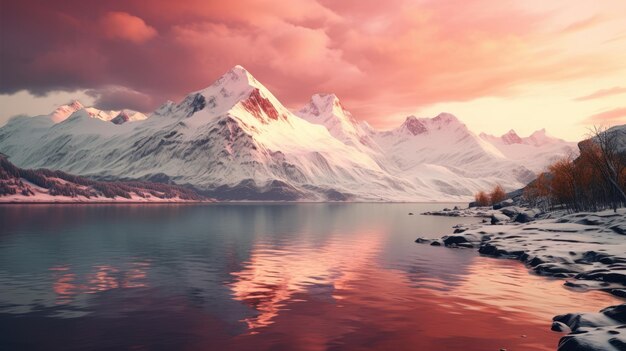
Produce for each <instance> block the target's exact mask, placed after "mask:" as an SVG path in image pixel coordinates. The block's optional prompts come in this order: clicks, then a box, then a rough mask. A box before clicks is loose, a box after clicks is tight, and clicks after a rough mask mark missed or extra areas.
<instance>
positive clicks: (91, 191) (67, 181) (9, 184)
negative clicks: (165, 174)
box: [0, 154, 210, 203]
mask: <svg viewBox="0 0 626 351" xmlns="http://www.w3.org/2000/svg"><path fill="white" fill-rule="evenodd" d="M209 200H210V199H209V198H207V197H205V196H203V195H200V194H198V193H197V192H195V191H194V190H192V189H189V188H185V187H182V186H177V185H169V184H162V183H150V182H136V181H125V182H117V181H116V182H104V181H95V180H92V179H88V178H84V177H79V176H75V175H71V174H68V173H65V172H61V171H51V170H48V169H36V170H27V169H22V168H19V167H16V166H15V165H13V164H12V163H11V162H9V160H8V159H7V157H6V156H5V155H3V154H0V203H12V202H186V201H209Z"/></svg>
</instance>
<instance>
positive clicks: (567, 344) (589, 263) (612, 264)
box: [415, 202, 626, 351]
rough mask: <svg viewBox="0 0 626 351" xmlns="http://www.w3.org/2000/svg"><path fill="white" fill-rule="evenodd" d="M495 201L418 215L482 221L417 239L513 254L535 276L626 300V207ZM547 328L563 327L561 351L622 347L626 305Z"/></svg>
mask: <svg viewBox="0 0 626 351" xmlns="http://www.w3.org/2000/svg"><path fill="white" fill-rule="evenodd" d="M494 207H495V209H494ZM494 207H482V208H467V209H459V208H455V209H445V210H442V211H435V212H428V213H423V214H425V215H441V216H452V217H469V216H473V217H484V218H485V219H484V220H483V223H481V224H476V225H472V226H456V227H455V228H454V233H453V234H451V235H447V236H444V237H442V238H441V239H440V240H432V239H425V238H417V239H416V240H415V241H416V242H417V243H421V244H430V245H432V246H446V247H450V248H473V249H478V252H480V253H481V254H483V255H486V256H491V257H498V258H509V259H517V260H520V261H522V262H523V263H524V264H526V266H528V267H529V268H530V269H531V270H532V271H533V272H534V273H536V274H539V275H543V276H550V277H555V278H561V279H565V283H564V285H565V286H567V287H569V288H572V289H577V290H583V291H584V290H590V289H593V290H602V291H606V292H608V293H611V294H613V295H615V296H618V297H620V298H625V299H626V209H618V210H617V212H613V211H610V210H609V211H601V212H582V213H566V212H564V211H560V212H551V213H543V212H542V211H540V210H537V209H531V208H525V207H518V206H513V203H512V202H506V203H504V204H499V205H497V206H494ZM552 329H553V330H555V331H560V332H568V333H569V334H568V335H566V336H564V337H563V338H561V340H560V342H559V347H558V350H559V351H572V350H583V351H592V350H593V351H599V350H606V351H613V350H616V351H624V350H626V303H625V304H622V305H618V306H611V307H607V308H605V309H603V310H602V311H600V312H599V313H570V314H566V315H560V316H556V317H554V323H553V328H552Z"/></svg>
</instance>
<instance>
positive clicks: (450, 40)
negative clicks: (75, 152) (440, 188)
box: [0, 0, 626, 126]
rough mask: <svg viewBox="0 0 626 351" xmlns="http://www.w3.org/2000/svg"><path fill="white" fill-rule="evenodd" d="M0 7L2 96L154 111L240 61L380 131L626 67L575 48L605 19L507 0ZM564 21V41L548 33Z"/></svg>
mask: <svg viewBox="0 0 626 351" xmlns="http://www.w3.org/2000/svg"><path fill="white" fill-rule="evenodd" d="M558 3H559V4H561V6H562V7H563V8H566V7H567V8H569V7H572V6H573V7H575V5H572V6H570V2H567V1H563V2H558ZM554 6H557V5H554ZM3 7H4V8H3V11H2V12H0V26H1V30H0V42H1V43H2V50H0V70H1V72H2V79H0V94H3V93H4V94H12V93H15V92H17V91H20V90H28V91H29V92H31V93H33V94H38V95H42V94H45V93H47V92H50V91H71V90H76V89H81V90H93V91H94V94H95V95H97V96H101V99H102V101H100V104H101V105H107V106H119V104H120V103H121V102H122V96H121V95H122V94H121V93H119V91H120V90H119V89H118V88H116V89H117V90H116V89H114V90H113V91H112V90H111V89H110V87H123V88H125V89H127V90H128V91H129V92H131V93H129V94H130V95H131V96H133V98H132V99H131V100H132V101H128V103H131V104H134V106H142V107H143V108H148V109H150V108H154V107H156V106H158V105H159V104H160V103H161V102H162V101H165V100H168V99H171V100H178V99H180V98H182V97H183V96H184V95H185V94H187V93H188V92H191V91H195V90H198V89H201V88H203V87H206V86H208V85H210V84H211V83H212V82H213V81H214V80H215V79H217V78H218V77H219V76H220V75H221V74H222V73H224V72H225V71H227V70H228V69H230V68H231V67H233V66H234V65H237V64H241V65H243V66H244V67H246V68H247V69H248V70H249V71H250V72H251V73H252V74H253V75H255V76H256V77H257V78H258V79H259V80H260V81H261V82H263V83H264V84H266V85H267V86H268V88H270V90H272V91H273V92H274V93H275V94H276V95H277V97H278V98H279V99H280V100H281V101H283V102H285V103H286V104H287V105H288V106H289V107H299V105H301V104H304V103H306V102H307V101H308V99H309V97H310V95H311V94H313V93H316V92H334V93H336V94H337V95H338V96H339V97H340V98H341V99H342V102H343V103H344V105H345V106H346V107H347V108H349V109H351V110H352V112H353V113H354V114H355V116H357V117H358V118H362V119H368V120H369V121H370V122H373V123H374V124H376V125H378V126H384V125H386V123H388V122H387V120H388V116H390V115H398V114H401V113H410V112H412V111H415V109H416V108H418V107H423V106H427V105H432V104H437V103H449V102H454V101H470V100H473V99H477V98H482V97H490V96H492V97H493V96H496V97H507V96H515V94H518V93H519V92H520V91H521V90H522V89H525V88H527V87H528V86H529V85H532V84H563V83H564V82H568V81H572V80H576V79H581V78H590V77H596V76H599V75H603V74H605V75H606V74H607V73H608V72H615V71H616V70H618V69H623V68H624V66H623V62H626V57H625V56H626V55H623V54H619V52H625V53H626V51H625V50H622V51H616V52H617V53H616V54H612V55H606V54H604V53H603V52H602V51H601V50H597V49H596V48H594V47H592V46H591V45H590V44H593V43H596V42H598V40H597V39H598V38H595V37H594V38H593V40H592V39H589V38H587V37H582V39H583V41H582V42H579V41H576V43H575V44H571V43H570V42H569V41H570V40H573V38H574V37H575V36H576V35H578V34H577V33H578V32H580V30H574V29H584V28H586V27H588V26H591V25H600V24H602V23H603V21H605V20H606V16H601V15H595V14H592V13H590V12H589V11H582V10H580V11H581V13H582V14H579V15H578V16H574V17H575V18H574V20H572V18H568V19H567V20H566V21H565V20H564V21H562V22H561V23H558V25H555V24H554V23H552V18H553V17H554V12H552V11H550V10H546V9H544V8H541V7H532V6H530V5H529V6H525V5H521V3H519V2H517V1H513V0H503V1H498V2H493V1H488V0H470V1H460V0H448V1H434V0H423V1H418V2H416V1H407V0H389V1H386V2H384V3H381V2H373V1H366V2H363V1H357V0H346V1H331V0H319V1H318V0H293V1H289V2H284V1H279V0H238V1H230V2H226V1H203V0H184V1H180V2H171V1H164V0H132V1H125V2H115V5H113V3H111V2H109V1H94V2H86V1H78V2H77V1H69V0H58V1H55V2H54V3H52V2H50V1H46V0H21V1H11V2H6V4H4V3H3ZM581 8H582V7H581ZM461 9H462V11H461ZM614 12H615V13H619V12H618V11H614ZM577 18H578V19H580V18H583V20H579V21H578V22H577V21H576V19H577ZM94 23H95V24H96V25H94ZM148 23H149V24H148ZM625 23H626V22H625ZM568 25H569V26H570V27H571V28H570V29H571V30H569V31H568V32H567V33H563V32H560V31H558V30H557V31H555V30H554V28H565V27H567V26H568ZM585 40H587V41H585ZM613 45H621V44H620V42H616V44H613ZM574 49H575V50H574ZM102 87H105V88H102ZM106 87H109V88H106ZM132 92H140V93H138V94H139V95H137V94H135V93H132ZM147 96H149V97H151V100H150V101H148V99H146V97H147ZM120 107H121V106H120ZM143 108H142V110H143Z"/></svg>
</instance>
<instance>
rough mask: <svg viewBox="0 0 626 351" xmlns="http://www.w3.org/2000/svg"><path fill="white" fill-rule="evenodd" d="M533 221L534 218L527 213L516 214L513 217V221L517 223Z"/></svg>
mask: <svg viewBox="0 0 626 351" xmlns="http://www.w3.org/2000/svg"><path fill="white" fill-rule="evenodd" d="M533 219H534V217H530V216H529V215H528V214H527V213H525V212H522V213H518V214H517V215H516V216H515V219H514V221H515V222H517V223H528V222H530V221H532V220H533Z"/></svg>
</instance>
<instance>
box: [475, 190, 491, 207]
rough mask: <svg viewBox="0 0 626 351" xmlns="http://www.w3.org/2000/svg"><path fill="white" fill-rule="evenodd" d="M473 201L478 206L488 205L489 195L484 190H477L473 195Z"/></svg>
mask: <svg viewBox="0 0 626 351" xmlns="http://www.w3.org/2000/svg"><path fill="white" fill-rule="evenodd" d="M474 201H476V204H477V205H478V206H488V205H489V195H487V193H485V192H484V191H482V190H481V191H479V192H477V193H476V195H474Z"/></svg>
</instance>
